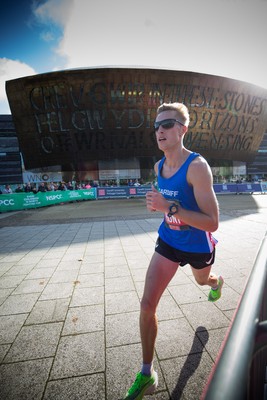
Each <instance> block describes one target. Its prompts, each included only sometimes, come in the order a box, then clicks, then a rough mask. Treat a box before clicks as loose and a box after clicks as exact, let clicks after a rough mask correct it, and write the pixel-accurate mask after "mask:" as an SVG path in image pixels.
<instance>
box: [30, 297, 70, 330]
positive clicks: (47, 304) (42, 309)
mask: <svg viewBox="0 0 267 400" xmlns="http://www.w3.org/2000/svg"><path fill="white" fill-rule="evenodd" d="M69 302H70V299H69V298H67V299H54V300H43V301H37V302H36V303H35V306H34V307H33V309H32V311H31V312H30V313H29V314H28V318H27V320H26V322H25V325H34V324H45V323H49V322H60V321H65V318H66V314H67V312H68V306H69Z"/></svg>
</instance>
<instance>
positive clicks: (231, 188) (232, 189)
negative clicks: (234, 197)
mask: <svg viewBox="0 0 267 400" xmlns="http://www.w3.org/2000/svg"><path fill="white" fill-rule="evenodd" d="M213 187H214V191H215V193H219V194H222V193H237V184H236V183H221V184H220V183H216V184H214V185H213Z"/></svg>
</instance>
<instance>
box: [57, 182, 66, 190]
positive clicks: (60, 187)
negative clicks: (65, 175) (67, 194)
mask: <svg viewBox="0 0 267 400" xmlns="http://www.w3.org/2000/svg"><path fill="white" fill-rule="evenodd" d="M58 190H67V188H66V184H65V182H60V184H59V185H58Z"/></svg>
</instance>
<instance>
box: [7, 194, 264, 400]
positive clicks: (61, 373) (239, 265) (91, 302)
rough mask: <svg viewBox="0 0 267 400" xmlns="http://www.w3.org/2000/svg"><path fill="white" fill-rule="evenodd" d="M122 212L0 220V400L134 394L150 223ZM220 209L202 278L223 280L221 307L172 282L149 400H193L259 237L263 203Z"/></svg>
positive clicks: (81, 208)
mask: <svg viewBox="0 0 267 400" xmlns="http://www.w3.org/2000/svg"><path fill="white" fill-rule="evenodd" d="M133 201H134V200H130V201H129V202H128V203H126V202H127V201H118V203H117V204H118V206H117V210H119V212H120V214H121V213H122V212H124V213H125V214H124V215H120V216H119V217H118V216H116V215H115V212H114V209H113V211H112V209H109V207H108V205H110V202H109V201H103V202H101V203H100V202H95V203H94V207H96V208H95V215H98V216H97V217H96V218H91V219H89V218H88V217H87V215H88V212H87V209H86V208H87V207H88V206H90V207H91V206H92V203H90V202H82V203H77V205H76V204H74V203H73V204H70V205H69V206H70V207H71V212H68V209H69V208H68V205H66V206H64V207H56V206H55V207H49V209H38V210H34V211H30V210H27V212H26V214H27V216H26V217H25V215H26V214H25V213H20V212H19V213H16V214H12V213H11V215H10V216H5V217H2V216H1V218H0V228H1V229H0V242H1V248H0V393H1V396H2V393H3V395H4V399H5V400H6V399H7V400H11V399H12V400H20V399H26V400H27V399H33V400H36V399H40V400H44V399H45V400H48V399H49V400H50V399H53V400H54V399H60V400H63V399H64V400H65V399H68V398H69V399H79V400H80V399H85V398H86V399H96V400H102V399H103V400H104V399H105V400H113V399H114V400H115V399H116V400H118V399H120V398H122V396H123V394H124V393H125V392H126V390H127V389H128V387H129V386H130V384H131V383H132V382H133V380H134V378H135V374H136V372H137V371H138V370H139V369H140V366H141V362H142V360H141V343H140V335H139V326H138V319H139V308H140V299H141V296H142V292H143V286H144V279H145V274H146V270H147V266H148V263H149V260H150V257H151V255H152V253H153V251H154V244H155V241H156V238H157V229H158V226H159V223H160V221H161V216H160V215H159V214H157V215H156V216H151V214H149V213H148V212H147V211H146V210H145V211H144V207H145V203H144V199H138V201H137V203H138V207H136V204H137V203H136V202H133ZM96 203H97V204H96ZM219 203H220V209H221V222H220V227H219V229H218V231H217V232H216V234H215V236H216V238H217V239H218V241H219V242H218V246H217V256H216V260H217V261H216V264H215V266H214V267H213V270H214V272H215V273H217V274H220V273H221V274H222V275H223V276H224V278H225V285H224V288H223V295H222V298H221V299H220V301H219V302H217V303H214V304H212V303H209V302H208V301H207V295H208V291H209V289H208V288H207V287H201V286H198V285H197V284H196V282H195V280H194V277H193V275H192V271H191V270H190V268H189V267H184V268H183V269H179V270H178V272H177V274H176V275H175V277H174V278H173V280H172V281H171V282H170V284H169V287H168V288H167V290H166V291H165V293H164V294H163V297H162V299H161V301H160V304H159V307H158V321H159V332H158V339H157V343H156V354H155V363H154V367H155V369H156V370H157V371H158V372H159V387H158V389H157V392H156V393H155V394H154V395H153V396H148V397H147V399H148V400H152V399H153V400H167V399H170V397H171V396H172V398H174V399H176V398H177V399H178V398H182V399H183V400H194V399H196V400H199V398H200V395H201V393H202V390H203V387H204V385H205V382H206V380H207V378H208V375H209V373H210V371H211V368H212V366H213V364H214V362H215V360H216V357H217V355H218V353H219V350H220V347H221V345H222V342H223V340H224V337H225V334H226V332H227V329H228V327H229V324H230V321H231V319H232V317H233V314H234V312H235V308H236V306H237V304H238V301H239V299H240V295H241V293H242V291H243V289H244V286H245V284H246V280H247V278H248V275H249V273H250V271H251V268H252V266H253V262H254V260H255V257H256V254H257V251H258V248H259V245H260V242H261V240H262V238H263V237H264V235H265V232H266V226H267V202H266V197H264V196H242V198H241V197H240V196H239V197H238V198H237V196H230V197H228V196H226V197H224V198H219ZM114 204H115V202H114V201H113V202H112V205H114ZM103 205H105V210H106V212H107V214H108V216H107V217H105V218H101V220H100V215H99V214H101V216H102V217H103V212H102V211H101V213H100V212H99V208H102V207H103ZM126 205H127V206H126ZM137 208H138V213H137ZM57 210H61V211H60V213H61V214H60V215H59V211H57ZM65 210H67V211H65ZM117 212H118V211H117ZM98 213H99V214H98ZM63 216H64V218H63ZM66 216H67V217H66Z"/></svg>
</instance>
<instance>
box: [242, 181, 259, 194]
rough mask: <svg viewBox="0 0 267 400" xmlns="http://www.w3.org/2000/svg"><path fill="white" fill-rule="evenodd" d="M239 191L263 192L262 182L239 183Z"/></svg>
mask: <svg viewBox="0 0 267 400" xmlns="http://www.w3.org/2000/svg"><path fill="white" fill-rule="evenodd" d="M237 191H238V193H254V192H256V193H257V192H260V193H261V192H262V190H261V185H260V183H240V184H239V183H238V184H237Z"/></svg>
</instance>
